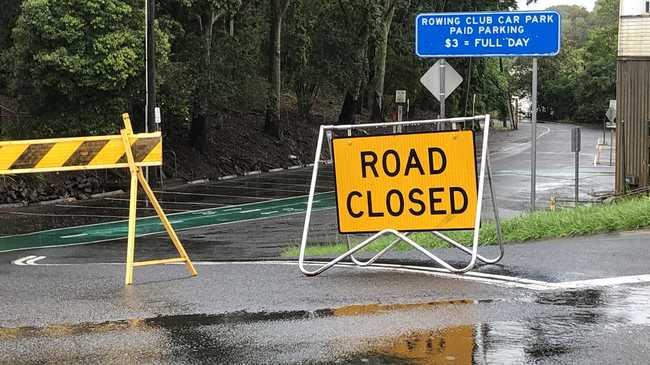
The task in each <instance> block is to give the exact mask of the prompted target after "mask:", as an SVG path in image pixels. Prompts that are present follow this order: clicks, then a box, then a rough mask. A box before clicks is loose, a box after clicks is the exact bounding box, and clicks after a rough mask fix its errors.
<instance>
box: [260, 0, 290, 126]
mask: <svg viewBox="0 0 650 365" xmlns="http://www.w3.org/2000/svg"><path fill="white" fill-rule="evenodd" d="M288 6H289V0H272V4H271V34H270V35H271V37H270V38H271V42H270V45H271V49H270V52H269V53H270V54H269V55H270V57H269V58H270V63H271V64H270V67H269V89H268V99H267V102H266V119H265V122H264V129H265V130H266V132H267V133H269V134H271V135H272V136H275V137H282V135H283V133H284V126H283V125H282V123H281V119H280V92H281V86H282V84H281V79H280V76H281V74H280V72H281V71H282V67H281V64H280V62H281V59H280V52H281V35H282V18H283V17H284V14H285V13H286V11H287V8H288Z"/></svg>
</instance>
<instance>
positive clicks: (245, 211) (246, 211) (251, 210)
mask: <svg viewBox="0 0 650 365" xmlns="http://www.w3.org/2000/svg"><path fill="white" fill-rule="evenodd" d="M260 210H262V209H249V210H242V211H241V212H238V213H239V214H244V213H253V212H259V211H260Z"/></svg>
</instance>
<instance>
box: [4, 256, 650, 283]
mask: <svg viewBox="0 0 650 365" xmlns="http://www.w3.org/2000/svg"><path fill="white" fill-rule="evenodd" d="M44 258H46V256H34V255H30V256H26V257H22V258H20V259H18V260H15V261H12V264H14V265H17V266H75V265H124V264H123V263H117V262H97V263H85V264H56V263H53V264H39V263H37V261H40V260H43V259H44ZM177 264H178V265H184V264H183V263H177ZM323 264H325V262H318V261H309V262H305V265H307V266H320V265H323ZM194 265H199V266H225V265H286V266H298V262H297V261H295V260H286V261H285V260H275V261H194ZM337 267H346V268H357V269H359V270H367V269H370V270H379V271H393V272H402V273H415V274H427V275H431V276H435V277H441V278H445V279H454V280H464V281H471V282H478V283H484V284H490V285H497V286H504V287H514V288H522V289H529V290H534V291H548V290H571V289H583V288H590V287H604V286H616V285H626V284H640V283H649V282H650V274H644V275H632V276H619V277H611V278H600V279H590V280H579V281H567V282H559V283H554V282H546V281H539V280H530V279H526V278H519V277H513V276H504V275H494V274H487V273H481V272H476V271H470V272H468V273H465V274H454V273H450V272H448V271H446V270H444V269H441V268H435V267H426V266H412V265H395V264H374V265H372V266H365V267H358V266H356V265H354V264H352V263H339V264H337Z"/></svg>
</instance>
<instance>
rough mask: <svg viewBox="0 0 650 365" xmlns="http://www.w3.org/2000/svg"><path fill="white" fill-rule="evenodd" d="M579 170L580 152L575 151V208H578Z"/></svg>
mask: <svg viewBox="0 0 650 365" xmlns="http://www.w3.org/2000/svg"><path fill="white" fill-rule="evenodd" d="M579 170H580V151H576V183H575V185H576V194H575V195H576V196H575V203H576V207H577V206H578V188H579V177H578V175H579V172H578V171H579Z"/></svg>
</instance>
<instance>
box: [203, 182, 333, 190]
mask: <svg viewBox="0 0 650 365" xmlns="http://www.w3.org/2000/svg"><path fill="white" fill-rule="evenodd" d="M226 183H227V184H226ZM231 183H237V184H241V182H240V181H224V182H223V184H222V183H221V182H220V183H219V184H214V185H220V186H224V187H231V186H232V185H231ZM245 184H257V185H271V186H275V185H285V186H301V187H307V188H308V187H310V186H311V185H310V184H293V183H275V182H270V181H247V182H245ZM208 186H213V185H208ZM232 187H234V186H232ZM316 187H317V188H321V189H331V190H333V189H334V185H330V186H321V185H317V186H316ZM256 189H258V188H257V187H256ZM264 189H268V190H274V189H272V188H264Z"/></svg>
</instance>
